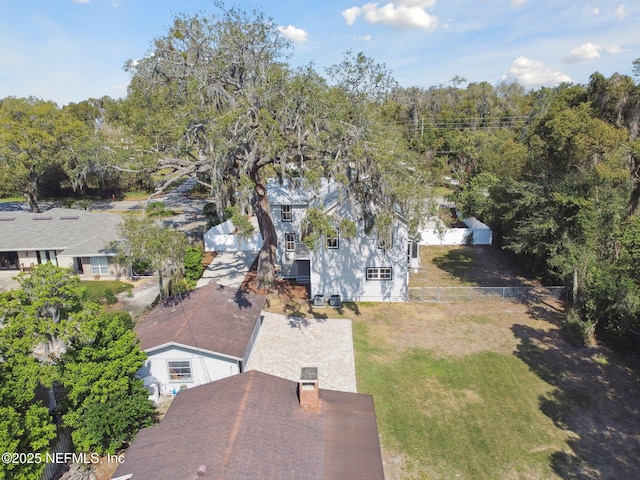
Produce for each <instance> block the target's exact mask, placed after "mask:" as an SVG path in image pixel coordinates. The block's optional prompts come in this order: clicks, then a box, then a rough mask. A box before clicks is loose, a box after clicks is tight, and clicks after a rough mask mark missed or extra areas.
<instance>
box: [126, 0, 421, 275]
mask: <svg viewBox="0 0 640 480" xmlns="http://www.w3.org/2000/svg"><path fill="white" fill-rule="evenodd" d="M218 7H220V9H221V10H222V15H221V16H220V17H219V18H218V17H215V16H214V17H210V18H209V17H203V16H200V15H195V16H192V17H187V16H183V15H179V16H177V17H176V18H175V21H174V24H173V26H172V27H171V28H170V29H169V32H168V33H167V35H165V36H164V37H162V38H159V39H157V40H155V43H154V48H153V51H152V52H151V53H150V54H149V55H148V56H147V57H146V58H144V59H143V60H141V61H139V62H129V64H128V68H129V69H130V70H131V72H132V73H133V77H132V81H131V85H130V89H129V97H128V100H129V102H130V105H132V107H131V108H132V112H135V114H134V115H132V116H131V117H130V118H129V122H130V125H129V127H130V128H131V131H132V132H134V133H136V134H137V135H139V138H141V140H140V141H139V143H140V144H144V145H145V148H146V149H147V151H149V152H151V153H152V154H153V155H156V156H157V158H158V159H159V165H160V166H161V167H170V168H172V169H173V174H172V175H170V176H169V177H168V182H167V184H169V183H171V182H172V181H174V180H175V179H177V178H179V177H181V176H183V175H190V176H192V177H194V178H196V180H197V181H199V182H200V183H203V184H205V185H207V186H208V188H209V189H210V193H211V195H212V197H213V198H214V199H215V201H216V202H217V206H218V208H219V210H220V212H221V211H222V210H223V209H224V208H225V207H226V206H227V205H228V204H242V203H243V202H246V200H247V196H249V197H250V203H251V206H252V209H253V212H254V213H255V215H256V217H257V219H258V223H259V226H260V231H261V233H262V236H263V238H264V244H263V247H262V249H261V251H260V254H259V257H258V282H259V284H260V285H261V286H265V287H269V286H270V285H271V284H272V283H273V279H274V261H275V249H276V245H277V238H276V235H275V229H274V225H273V219H272V218H271V213H270V206H269V200H268V196H267V188H266V181H267V179H268V178H269V177H278V178H280V179H282V178H283V177H291V176H295V177H298V178H301V179H303V183H306V184H308V185H315V186H317V185H319V179H320V178H321V177H333V178H334V179H336V180H338V181H340V182H341V183H343V184H344V185H345V186H347V187H348V188H349V190H350V191H351V193H352V194H354V195H356V196H357V197H358V199H359V200H360V202H361V203H360V204H361V205H362V206H363V212H362V214H363V215H370V216H374V217H375V215H381V212H382V211H383V210H385V209H386V210H387V211H390V210H391V209H392V208H394V206H395V205H396V204H399V203H403V200H406V202H405V203H411V202H410V201H409V200H408V199H409V197H410V195H409V193H410V192H414V193H415V192H417V191H418V190H417V189H415V188H411V186H407V185H406V184H404V185H400V184H399V183H398V182H397V180H394V179H393V178H392V177H393V176H394V175H395V174H397V173H398V170H402V169H403V168H405V171H404V172H403V173H404V178H405V179H407V178H415V177H416V176H415V175H413V177H412V176H411V175H408V173H409V170H407V169H406V167H407V164H408V163H407V162H408V161H407V159H406V158H405V157H406V149H405V148H404V144H403V142H402V137H401V135H399V134H398V131H397V129H396V128H394V126H393V125H390V124H389V122H386V119H385V116H384V112H383V110H382V106H383V100H384V94H385V93H386V91H388V89H389V87H390V86H392V84H393V82H392V80H391V79H390V75H389V73H388V72H387V71H386V69H385V68H384V67H383V66H380V65H377V64H375V63H374V62H373V61H371V60H370V59H368V58H367V57H365V56H364V55H362V54H360V55H357V56H352V55H351V54H348V55H347V57H346V59H345V61H344V62H343V63H342V64H341V65H340V66H337V67H336V68H335V69H333V70H330V71H329V74H330V75H331V76H332V78H333V79H334V80H335V83H334V85H329V84H328V82H327V81H326V80H325V79H323V78H322V77H321V76H320V75H318V74H317V73H316V72H315V71H314V70H313V68H312V67H311V66H309V67H305V68H300V69H291V68H290V67H289V66H288V65H287V64H286V63H285V62H286V59H287V57H288V55H289V53H290V49H291V44H290V42H289V41H288V40H287V39H285V38H284V37H282V36H281V34H280V32H279V31H278V28H277V26H276V25H275V24H274V23H273V21H272V20H271V19H269V18H266V17H265V16H264V15H263V14H262V13H261V12H256V11H252V12H245V11H241V10H238V9H230V10H225V9H224V7H223V6H222V5H220V4H218ZM373 205H375V206H376V207H375V208H373ZM412 205H413V206H414V207H416V208H417V205H418V202H414V203H413V204H412ZM405 206H406V205H405Z"/></svg>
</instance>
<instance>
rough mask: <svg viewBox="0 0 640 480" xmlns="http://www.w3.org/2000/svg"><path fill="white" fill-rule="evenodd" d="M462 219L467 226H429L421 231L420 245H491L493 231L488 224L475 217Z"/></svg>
mask: <svg viewBox="0 0 640 480" xmlns="http://www.w3.org/2000/svg"><path fill="white" fill-rule="evenodd" d="M438 221H439V220H438ZM462 221H463V222H464V224H465V225H466V226H467V228H443V227H436V225H435V224H432V225H430V226H428V227H427V228H425V229H423V230H422V231H421V232H420V245H491V241H492V239H493V232H492V231H491V229H490V228H489V227H488V226H487V225H485V224H484V223H482V222H481V221H480V220H478V219H477V218H475V217H469V218H465V219H464V220H462Z"/></svg>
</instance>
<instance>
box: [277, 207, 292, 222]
mask: <svg viewBox="0 0 640 480" xmlns="http://www.w3.org/2000/svg"><path fill="white" fill-rule="evenodd" d="M280 215H281V219H282V221H283V222H290V221H292V219H293V216H292V215H291V205H280Z"/></svg>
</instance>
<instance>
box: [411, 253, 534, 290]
mask: <svg viewBox="0 0 640 480" xmlns="http://www.w3.org/2000/svg"><path fill="white" fill-rule="evenodd" d="M409 285H410V286H412V287H426V286H429V287H448V286H483V287H494V286H495V287H507V286H510V287H514V286H534V285H538V282H537V281H536V280H535V279H534V278H532V277H530V276H529V275H527V274H526V272H524V271H523V270H522V269H520V268H519V267H518V266H517V265H516V264H515V263H514V262H513V261H512V259H511V258H510V257H509V256H507V255H506V254H505V253H503V252H502V251H501V250H500V249H499V248H497V247H494V246H491V245H475V246H466V245H461V246H442V247H440V246H438V247H436V246H429V247H425V246H422V247H420V268H419V269H418V271H417V272H415V273H412V274H411V276H410V280H409Z"/></svg>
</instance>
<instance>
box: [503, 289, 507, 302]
mask: <svg viewBox="0 0 640 480" xmlns="http://www.w3.org/2000/svg"><path fill="white" fill-rule="evenodd" d="M506 289H507V287H502V299H503V300H504V296H505V293H506Z"/></svg>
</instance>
